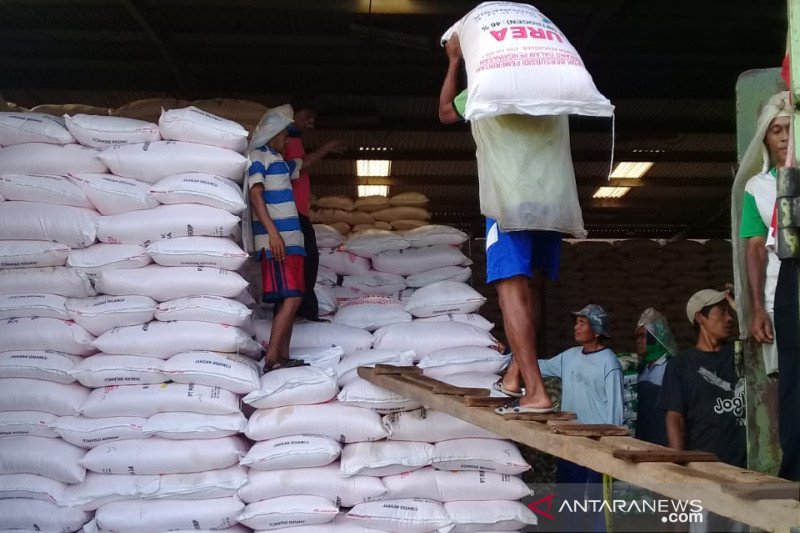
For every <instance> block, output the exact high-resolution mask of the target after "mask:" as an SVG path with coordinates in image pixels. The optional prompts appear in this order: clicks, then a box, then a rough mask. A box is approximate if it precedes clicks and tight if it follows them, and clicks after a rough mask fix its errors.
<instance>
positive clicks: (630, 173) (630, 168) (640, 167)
mask: <svg viewBox="0 0 800 533" xmlns="http://www.w3.org/2000/svg"><path fill="white" fill-rule="evenodd" d="M652 166H653V162H652V161H621V162H619V163H618V164H617V166H616V168H614V170H613V172H611V176H610V177H611V178H641V177H642V176H644V175H645V173H647V171H648V170H650V167H652Z"/></svg>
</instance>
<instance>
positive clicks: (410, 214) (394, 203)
mask: <svg viewBox="0 0 800 533" xmlns="http://www.w3.org/2000/svg"><path fill="white" fill-rule="evenodd" d="M427 205H428V197H427V196H425V195H424V194H422V193H419V192H404V193H400V194H396V195H394V196H392V197H391V198H387V197H386V196H364V197H361V198H358V199H356V200H355V201H354V200H352V199H350V198H348V197H347V196H323V197H322V198H319V199H318V200H316V202H315V203H314V209H312V210H311V212H310V213H309V218H310V219H311V222H314V223H320V224H326V225H328V226H331V227H333V228H335V229H336V231H338V232H339V233H341V234H342V235H348V234H349V233H351V232H354V233H355V232H359V231H363V230H368V229H384V230H400V231H403V230H409V229H414V228H419V227H420V226H426V225H428V224H429V223H430V219H431V213H430V211H428V209H427V207H426V206H427Z"/></svg>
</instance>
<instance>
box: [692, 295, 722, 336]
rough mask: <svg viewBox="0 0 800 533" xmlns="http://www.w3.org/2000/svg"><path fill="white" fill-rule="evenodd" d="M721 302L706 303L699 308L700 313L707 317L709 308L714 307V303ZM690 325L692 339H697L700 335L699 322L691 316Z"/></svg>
mask: <svg viewBox="0 0 800 533" xmlns="http://www.w3.org/2000/svg"><path fill="white" fill-rule="evenodd" d="M720 303H722V302H717V303H715V304H711V305H707V306H705V307H703V308H702V309H700V311H699V312H700V314H701V315H703V316H704V317H706V318H708V315H709V314H710V313H711V309H713V308H714V306H715V305H719V304H720ZM692 327H693V328H694V339H695V340H697V338H698V337H700V323H699V322H698V321H697V320H695V319H694V317H692Z"/></svg>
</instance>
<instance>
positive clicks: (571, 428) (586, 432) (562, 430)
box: [549, 424, 631, 437]
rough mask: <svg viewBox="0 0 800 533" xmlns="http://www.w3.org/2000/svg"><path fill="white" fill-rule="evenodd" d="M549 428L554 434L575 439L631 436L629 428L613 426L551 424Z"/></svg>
mask: <svg viewBox="0 0 800 533" xmlns="http://www.w3.org/2000/svg"><path fill="white" fill-rule="evenodd" d="M549 427H550V431H552V432H553V433H557V434H559V435H572V436H573V437H613V436H625V435H630V434H631V430H630V429H629V428H628V427H627V426H614V425H611V424H550V426H549Z"/></svg>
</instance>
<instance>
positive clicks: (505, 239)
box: [439, 35, 585, 413]
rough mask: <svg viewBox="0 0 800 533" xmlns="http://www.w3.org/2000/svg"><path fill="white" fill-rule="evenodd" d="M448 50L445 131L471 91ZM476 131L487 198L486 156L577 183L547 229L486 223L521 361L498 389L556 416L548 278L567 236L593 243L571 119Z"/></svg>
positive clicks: (455, 48) (484, 123)
mask: <svg viewBox="0 0 800 533" xmlns="http://www.w3.org/2000/svg"><path fill="white" fill-rule="evenodd" d="M445 51H446V53H447V57H448V60H449V63H448V67H447V72H446V74H445V78H444V82H443V83H442V89H441V91H440V93H439V120H440V121H441V122H442V123H444V124H454V123H457V122H460V121H463V120H464V118H463V115H464V109H465V106H466V100H467V91H466V90H464V91H461V92H459V90H458V72H459V68H460V65H461V61H462V55H461V47H460V44H459V41H458V36H457V35H453V36H452V37H451V38H450V39H449V40H448V41H447V43H446V44H445ZM471 127H472V131H473V138H474V139H475V142H476V145H477V155H478V163H479V164H478V180H479V182H480V187H481V195H482V196H483V194H484V191H487V190H491V189H492V187H491V186H490V185H489V183H490V182H491V176H487V175H485V174H487V171H486V170H485V169H484V168H482V165H481V161H483V160H485V156H484V155H483V154H494V155H495V156H496V155H502V157H503V158H505V160H507V161H508V162H509V163H510V166H515V168H517V169H518V170H519V174H520V175H518V176H514V178H516V179H518V180H520V181H524V180H529V179H533V178H542V179H547V177H549V174H552V171H553V169H552V168H549V169H548V168H546V165H545V164H542V163H541V161H547V162H552V161H560V167H563V168H559V169H558V170H559V172H558V173H559V174H563V173H566V174H570V175H571V176H572V181H571V183H569V184H566V185H565V186H564V191H565V192H566V196H565V197H563V198H562V199H561V200H559V203H558V205H557V206H550V207H551V210H546V209H544V208H542V209H541V211H540V212H539V215H540V216H539V217H538V218H540V219H541V225H540V226H539V227H537V228H535V229H534V228H532V229H527V230H521V231H506V230H503V229H501V228H500V227H499V225H498V222H497V221H496V220H494V219H492V218H488V217H487V219H486V282H487V283H490V284H493V285H494V287H495V289H496V290H497V295H498V298H499V300H500V309H501V311H502V314H503V327H504V330H505V333H506V336H507V338H508V343H509V345H510V346H511V351H512V354H513V357H512V362H511V365H510V366H509V368H508V371H507V372H506V374H505V377H504V378H503V379H501V380H500V381H498V382H497V383H496V384H495V388H496V390H499V391H500V392H503V393H505V394H507V395H509V396H513V397H516V400H514V401H513V402H511V404H510V405H509V408H516V409H518V410H519V411H520V412H533V413H549V412H552V411H553V405H552V403H551V401H550V399H549V398H548V396H547V392H546V391H545V387H544V382H543V380H542V376H541V373H540V372H539V367H538V364H537V361H538V355H539V354H538V348H537V340H538V336H539V333H540V327H541V302H542V299H543V297H544V277H545V275H546V276H547V277H548V278H550V279H551V280H555V279H556V278H557V277H558V269H559V265H560V260H561V231H562V230H564V231H567V232H569V233H573V234H575V235H576V236H581V237H582V236H585V231H584V230H583V220H582V217H581V211H580V205H579V203H578V193H577V187H576V186H575V180H574V172H573V171H572V164H571V160H570V157H569V149H570V147H569V120H568V117H567V116H566V115H559V116H527V115H505V116H500V117H494V118H484V119H480V120H477V121H473V122H472V123H471ZM482 128H483V129H487V128H488V130H491V131H492V132H493V133H494V134H495V135H484V134H478V132H479V131H481V129H482ZM497 133H499V135H497ZM508 140H512V141H516V142H514V143H513V144H514V146H515V147H516V148H515V149H513V150H511V149H508V148H507V147H506V141H508ZM520 147H523V149H520ZM537 161H538V163H537ZM566 167H568V168H566ZM531 169H534V170H531ZM540 174H541V175H540ZM559 179H560V178H559ZM487 194H488V192H487ZM553 210H555V211H558V212H560V213H562V214H566V217H564V218H567V219H570V220H571V223H570V224H568V226H569V227H562V228H556V227H552V225H550V224H548V222H547V221H548V220H550V217H552V211H553ZM546 211H547V212H546ZM529 215H530V213H529ZM533 218H537V217H533ZM523 383H524V385H525V386H524V388H523Z"/></svg>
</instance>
